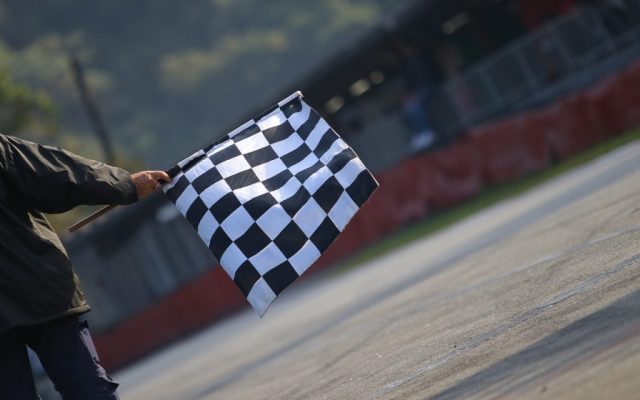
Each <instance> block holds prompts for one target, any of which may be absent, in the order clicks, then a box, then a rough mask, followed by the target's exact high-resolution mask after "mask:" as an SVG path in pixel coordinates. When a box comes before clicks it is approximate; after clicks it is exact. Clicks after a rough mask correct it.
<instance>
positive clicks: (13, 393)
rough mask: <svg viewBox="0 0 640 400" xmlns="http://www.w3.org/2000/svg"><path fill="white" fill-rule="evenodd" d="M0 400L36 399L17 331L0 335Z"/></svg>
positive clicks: (24, 350)
mask: <svg viewBox="0 0 640 400" xmlns="http://www.w3.org/2000/svg"><path fill="white" fill-rule="evenodd" d="M0 399H25V400H31V399H34V400H35V399H38V395H37V393H36V386H35V383H34V382H33V375H32V373H31V364H29V356H28V355H27V346H26V345H25V343H24V341H23V340H22V337H21V335H20V331H19V329H12V330H10V331H9V332H7V333H5V334H3V335H0Z"/></svg>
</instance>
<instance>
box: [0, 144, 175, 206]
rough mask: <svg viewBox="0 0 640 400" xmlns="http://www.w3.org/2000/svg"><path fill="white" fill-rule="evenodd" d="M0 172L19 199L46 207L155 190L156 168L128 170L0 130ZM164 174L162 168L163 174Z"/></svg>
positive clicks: (124, 199)
mask: <svg viewBox="0 0 640 400" xmlns="http://www.w3.org/2000/svg"><path fill="white" fill-rule="evenodd" d="M0 152H1V154H0V168H2V177H3V179H6V182H7V183H8V185H9V186H10V187H11V189H13V190H15V191H16V192H17V194H18V195H20V197H21V198H22V199H23V200H24V201H25V203H26V204H27V205H28V206H29V207H31V208H34V209H36V210H39V211H42V212H46V213H59V212H65V211H67V210H70V209H72V208H73V207H75V206H77V205H80V204H86V205H98V204H130V203H133V202H135V201H136V200H138V198H139V197H144V196H145V195H147V194H149V193H150V192H151V191H153V190H155V188H156V185H157V179H162V180H168V177H165V176H163V175H162V174H164V173H163V172H162V171H143V172H140V173H137V174H134V175H129V173H128V172H126V171H124V170H122V169H120V168H116V167H112V166H109V165H105V164H103V163H101V162H98V161H94V160H89V159H86V158H83V157H80V156H77V155H75V154H73V153H70V152H68V151H66V150H63V149H59V148H55V147H49V146H43V145H40V144H37V143H32V142H29V141H26V140H21V139H18V138H14V137H11V136H5V135H0ZM165 175H166V174H165Z"/></svg>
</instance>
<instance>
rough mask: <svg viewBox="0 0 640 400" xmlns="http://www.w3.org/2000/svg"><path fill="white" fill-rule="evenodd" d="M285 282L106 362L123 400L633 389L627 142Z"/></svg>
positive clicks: (633, 238)
mask: <svg viewBox="0 0 640 400" xmlns="http://www.w3.org/2000/svg"><path fill="white" fill-rule="evenodd" d="M293 286H294V287H293V288H290V289H288V291H287V292H285V293H283V295H282V296H281V297H280V298H279V299H278V300H277V301H276V304H275V305H274V306H272V308H271V309H270V310H269V311H268V312H267V314H266V315H265V317H264V318H263V319H262V320H261V319H259V318H258V317H257V316H256V315H255V313H254V312H253V311H251V310H247V311H246V312H243V313H241V314H239V315H237V316H235V317H233V318H230V319H227V320H226V321H224V322H223V323H220V324H217V325H215V326H212V327H211V328H209V329H206V330H204V331H202V332H201V333H198V334H197V335H195V336H192V337H190V338H189V339H187V340H185V341H182V342H180V343H177V344H175V345H174V346H172V347H170V348H168V349H166V350H164V351H162V352H160V353H157V354H155V355H153V356H152V357H149V358H146V359H145V360H143V361H141V362H139V363H138V364H136V365H133V366H131V367H129V368H128V369H126V370H124V371H122V372H120V373H119V374H116V379H117V380H119V381H120V383H121V391H120V394H121V397H122V399H124V400H129V399H145V400H153V399H171V400H192V399H234V400H235V399H352V398H353V399H405V398H410V399H413V398H416V399H423V398H437V399H460V398H518V399H526V398H549V399H588V398H593V399H637V398H639V397H638V396H639V395H638V393H640V379H638V370H639V369H640V142H636V143H632V144H630V145H627V146H625V147H623V148H621V149H619V150H616V151H615V152H613V153H609V154H608V155H606V156H604V157H602V158H600V159H598V160H595V161H593V162H591V163H589V164H587V165H585V166H582V167H580V168H578V169H576V170H574V171H572V172H570V173H568V174H565V175H563V176H561V177H559V178H557V179H554V180H553V181H550V182H548V183H546V184H544V185H541V186H539V187H537V188H535V189H533V190H531V191H529V192H527V193H525V194H524V195H521V196H518V197H517V198H514V199H511V200H508V201H505V202H502V203H500V204H498V205H496V206H494V207H492V208H490V209H488V210H486V211H483V212H481V213H479V214H476V215H475V216H473V217H471V218H468V219H466V220H464V221H462V222H461V223H458V224H456V225H455V226H452V227H451V228H448V229H447V230H445V231H443V232H441V233H439V234H437V235H434V236H431V237H428V238H425V239H421V240H417V241H415V242H413V243H411V244H410V245H407V246H405V247H403V248H401V249H399V250H397V251H394V252H392V253H389V254H387V255H385V256H384V257H380V258H378V259H376V260H374V261H372V262H369V263H368V264H366V265H362V266H361V267H358V268H356V269H354V270H351V271H349V272H347V273H343V274H326V275H325V276H323V277H321V278H320V279H310V280H307V281H303V282H299V283H296V284H295V285H293ZM140 340H144V338H140Z"/></svg>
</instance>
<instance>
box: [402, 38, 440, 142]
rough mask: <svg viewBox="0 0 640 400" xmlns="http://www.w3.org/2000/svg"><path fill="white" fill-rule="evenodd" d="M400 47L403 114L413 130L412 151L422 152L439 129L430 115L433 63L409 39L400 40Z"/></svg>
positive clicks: (432, 140)
mask: <svg viewBox="0 0 640 400" xmlns="http://www.w3.org/2000/svg"><path fill="white" fill-rule="evenodd" d="M398 50H399V52H400V55H401V57H402V58H403V64H404V66H403V77H404V85H405V95H404V98H403V100H402V114H403V116H404V118H405V121H406V122H407V124H408V125H409V126H410V128H411V131H412V137H411V142H410V146H411V150H413V151H414V152H418V151H421V150H425V149H427V148H428V147H429V146H431V144H433V142H434V140H435V132H434V130H433V127H432V124H431V121H430V119H429V116H428V115H427V106H428V102H429V97H430V94H431V88H430V81H431V79H430V76H429V66H428V65H427V63H426V62H425V60H424V59H423V58H422V57H421V54H420V51H419V47H418V45H417V44H416V43H413V42H412V41H409V40H407V39H405V40H404V41H401V42H399V44H398Z"/></svg>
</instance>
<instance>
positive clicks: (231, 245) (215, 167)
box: [164, 92, 378, 316]
mask: <svg viewBox="0 0 640 400" xmlns="http://www.w3.org/2000/svg"><path fill="white" fill-rule="evenodd" d="M169 174H170V176H171V177H172V181H171V183H169V184H167V185H165V186H164V191H165V193H166V194H167V196H169V198H170V199H171V201H173V202H174V203H175V205H176V206H177V207H178V209H179V210H180V212H181V213H182V215H184V216H185V217H186V219H187V220H188V221H189V222H190V223H191V225H193V227H194V228H196V230H197V231H198V234H199V235H200V237H201V238H202V240H203V241H204V242H205V244H207V246H209V249H210V250H211V251H212V252H213V254H214V255H215V256H216V258H217V259H218V261H219V262H220V265H221V266H222V268H224V270H225V271H226V272H227V274H229V276H230V277H231V278H232V279H233V280H234V282H235V283H236V284H237V285H238V287H239V288H240V290H241V291H242V292H243V293H244V295H245V296H246V297H247V300H248V301H249V303H251V305H252V306H253V308H254V309H255V310H256V311H257V312H258V314H260V316H262V315H264V313H265V312H266V310H267V308H268V307H269V305H270V304H271V303H272V302H273V301H274V300H275V298H276V296H277V295H278V294H280V292H282V291H283V290H284V289H285V288H286V287H287V286H289V285H290V284H291V283H292V282H293V281H295V280H296V278H298V277H299V276H300V275H302V273H303V272H304V271H306V270H307V269H308V268H309V267H310V266H311V264H313V262H314V261H316V260H317V259H318V257H320V255H321V254H322V253H323V252H324V251H325V250H326V249H327V248H328V247H329V245H330V244H331V243H332V242H333V241H334V240H335V238H336V237H337V236H338V234H339V233H340V232H341V231H342V230H343V229H344V228H345V226H346V225H347V223H348V222H349V220H350V219H351V217H353V215H354V214H355V213H356V212H357V211H358V209H359V208H360V206H362V204H363V203H364V202H365V201H366V200H367V199H368V198H369V196H370V195H371V193H372V192H373V191H374V190H375V189H376V187H377V186H378V184H377V182H376V181H375V179H374V178H373V176H372V175H371V173H370V172H369V171H368V170H367V169H366V167H365V166H364V165H363V164H362V162H361V161H360V159H359V158H358V156H357V155H356V154H355V153H354V152H353V150H351V148H350V147H349V146H347V144H346V143H345V142H344V141H343V140H342V139H341V138H340V137H339V136H338V135H337V134H336V133H335V132H334V131H333V130H332V129H331V128H330V127H329V125H328V124H327V123H326V121H324V120H323V119H322V118H321V117H320V116H319V115H318V114H317V113H316V112H315V111H314V110H313V109H311V107H309V106H308V105H307V104H306V103H305V102H304V101H303V100H302V94H301V93H300V92H296V93H294V94H292V95H291V96H289V97H288V98H286V99H285V100H283V101H281V102H280V103H278V104H277V105H276V106H274V107H273V108H271V109H270V110H269V111H267V112H265V113H263V114H261V115H260V116H258V117H257V118H255V119H253V120H251V121H248V122H247V123H246V124H244V125H242V126H240V127H239V128H237V129H235V130H234V131H233V132H231V133H229V134H228V135H227V136H225V137H223V138H222V139H220V140H219V141H217V142H216V143H214V144H212V145H210V146H208V147H206V148H205V149H202V150H200V151H198V152H197V153H195V154H193V155H192V156H190V157H188V158H187V159H185V160H183V161H182V162H180V163H178V165H176V166H175V167H174V168H172V169H171V170H170V171H169Z"/></svg>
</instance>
